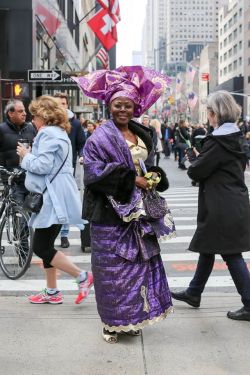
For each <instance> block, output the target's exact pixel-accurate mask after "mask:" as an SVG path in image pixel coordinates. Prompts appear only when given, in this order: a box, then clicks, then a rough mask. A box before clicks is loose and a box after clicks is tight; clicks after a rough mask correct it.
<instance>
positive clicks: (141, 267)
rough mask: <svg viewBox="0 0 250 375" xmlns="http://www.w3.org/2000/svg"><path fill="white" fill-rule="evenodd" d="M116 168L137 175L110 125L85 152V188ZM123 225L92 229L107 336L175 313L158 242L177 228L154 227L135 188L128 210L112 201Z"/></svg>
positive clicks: (96, 277) (120, 138) (123, 143)
mask: <svg viewBox="0 0 250 375" xmlns="http://www.w3.org/2000/svg"><path fill="white" fill-rule="evenodd" d="M117 165H125V166H127V167H129V168H130V169H132V170H134V169H135V167H134V163H133V160H132V156H131V153H130V151H129V147H128V145H127V143H126V141H125V140H124V138H123V136H122V135H121V133H120V132H119V130H118V129H117V128H116V126H115V125H114V123H113V122H112V121H109V122H107V123H106V124H104V125H102V126H101V127H100V128H98V129H97V130H96V131H95V132H94V133H93V135H92V136H91V137H90V138H89V140H88V141H87V143H86V145H85V148H84V180H85V184H87V185H88V184H91V183H93V182H96V181H100V184H101V180H102V178H103V177H105V176H108V175H109V174H110V173H111V172H112V171H113V170H114V169H115V168H117ZM108 199H109V201H110V203H111V205H112V207H113V209H114V210H115V211H116V213H117V215H118V216H119V217H120V218H121V219H122V220H121V221H120V224H119V225H106V224H96V223H91V249H92V271H93V275H94V286H95V296H96V302H97V309H98V313H99V315H100V317H101V320H102V322H103V324H104V327H105V329H107V330H109V331H116V332H121V331H125V332H126V331H129V330H137V329H141V328H143V327H144V326H146V325H149V324H153V323H154V322H157V321H160V320H162V319H164V318H165V317H166V316H167V315H168V313H169V312H171V311H172V301H171V294H170V291H169V287H168V283H167V278H166V274H165V270H164V266H163V263H162V260H161V256H160V247H159V244H158V239H160V238H162V237H165V236H168V237H170V236H171V234H172V232H173V231H174V227H172V226H166V225H165V223H164V219H162V220H159V221H157V222H156V221H155V222H154V224H153V225H152V223H150V222H149V221H148V220H147V218H146V216H145V211H144V208H143V203H142V194H141V189H139V188H137V187H135V188H134V190H133V193H132V196H131V199H130V202H129V203H128V204H120V203H119V202H117V201H115V200H114V199H113V198H112V197H111V196H109V197H108Z"/></svg>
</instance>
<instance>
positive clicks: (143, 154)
mask: <svg viewBox="0 0 250 375" xmlns="http://www.w3.org/2000/svg"><path fill="white" fill-rule="evenodd" d="M126 142H127V145H128V147H129V150H130V152H131V156H132V159H133V162H134V165H135V169H136V172H137V175H138V176H143V173H142V170H141V166H140V162H139V159H142V160H143V161H145V160H146V159H147V157H148V150H147V147H146V145H145V143H144V142H143V141H142V140H141V138H139V137H137V145H135V144H134V143H133V142H130V141H128V140H127V139H126Z"/></svg>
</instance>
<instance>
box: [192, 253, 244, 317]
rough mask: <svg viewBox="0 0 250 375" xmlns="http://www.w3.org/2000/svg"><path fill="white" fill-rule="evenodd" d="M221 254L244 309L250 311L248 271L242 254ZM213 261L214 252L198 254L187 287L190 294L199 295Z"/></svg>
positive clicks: (210, 270)
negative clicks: (191, 277)
mask: <svg viewBox="0 0 250 375" xmlns="http://www.w3.org/2000/svg"><path fill="white" fill-rule="evenodd" d="M221 256H222V258H223V260H224V261H225V262H226V264H227V267H228V270H229V272H230V275H231V277H232V279H233V281H234V284H235V286H236V289H237V291H238V293H239V294H240V296H241V301H242V303H243V305H244V307H245V308H246V310H248V311H250V273H249V271H248V268H247V265H246V263H245V261H244V259H243V257H242V254H241V253H239V254H232V255H231V254H230V255H229V254H227V255H221ZM214 261H215V255H214V254H200V256H199V260H198V264H197V268H196V271H195V274H194V277H193V279H192V280H191V282H190V284H189V287H188V289H187V292H188V293H189V294H190V295H193V296H200V295H201V294H202V292H203V290H204V288H205V286H206V283H207V280H208V278H209V276H210V274H211V272H212V269H213V265H214Z"/></svg>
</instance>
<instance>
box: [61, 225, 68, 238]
mask: <svg viewBox="0 0 250 375" xmlns="http://www.w3.org/2000/svg"><path fill="white" fill-rule="evenodd" d="M60 236H61V237H68V236H69V224H63V225H62V228H61V231H60Z"/></svg>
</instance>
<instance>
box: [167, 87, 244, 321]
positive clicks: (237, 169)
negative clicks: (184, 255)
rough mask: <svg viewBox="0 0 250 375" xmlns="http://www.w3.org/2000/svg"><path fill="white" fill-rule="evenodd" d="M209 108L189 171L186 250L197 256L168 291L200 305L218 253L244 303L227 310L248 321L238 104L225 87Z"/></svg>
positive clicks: (209, 102)
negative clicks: (190, 218) (190, 219)
mask: <svg viewBox="0 0 250 375" xmlns="http://www.w3.org/2000/svg"><path fill="white" fill-rule="evenodd" d="M207 110H208V120H209V123H210V125H212V126H213V128H214V129H215V130H214V131H213V133H212V134H210V135H208V136H207V137H206V138H205V140H204V143H203V147H202V149H201V153H200V154H198V153H197V159H196V161H195V162H194V163H192V165H191V166H190V167H189V169H188V172H187V173H188V175H189V177H190V178H191V179H192V180H194V181H197V182H199V201H198V216H197V229H196V232H195V234H194V236H193V238H192V241H191V243H190V245H189V250H190V251H194V252H197V253H199V254H200V256H199V260H198V264H197V269H196V272H195V275H194V277H193V279H192V280H191V282H190V284H189V287H188V288H187V289H186V290H184V291H182V292H179V293H172V297H173V298H175V299H177V300H180V301H184V302H186V303H188V304H189V305H191V306H193V307H199V306H200V301H201V294H202V292H203V290H204V288H205V285H206V283H207V280H208V278H209V276H210V274H211V272H212V269H213V265H214V260H215V254H220V255H221V257H222V258H223V260H224V261H225V262H226V264H227V266H228V269H229V272H230V274H231V276H232V279H233V281H234V284H235V286H236V288H237V291H238V293H239V294H240V296H241V300H242V303H243V307H242V308H241V309H239V310H237V311H229V312H228V314H227V316H228V318H230V319H235V320H246V321H250V274H249V271H248V268H247V265H246V263H245V261H244V259H243V257H242V253H243V252H245V251H249V250H250V225H249V224H250V208H249V196H248V189H247V187H246V185H245V182H244V171H245V168H246V163H247V147H246V146H247V145H246V142H245V140H244V136H243V135H242V133H241V131H240V130H239V128H238V127H237V125H236V121H237V120H238V118H239V116H240V113H241V108H240V107H239V106H238V104H237V103H236V102H235V100H234V98H233V97H232V95H230V94H229V93H228V92H226V91H217V92H215V93H213V94H211V95H210V96H209V97H208V101H207Z"/></svg>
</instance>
